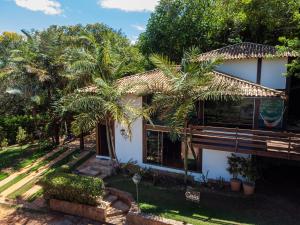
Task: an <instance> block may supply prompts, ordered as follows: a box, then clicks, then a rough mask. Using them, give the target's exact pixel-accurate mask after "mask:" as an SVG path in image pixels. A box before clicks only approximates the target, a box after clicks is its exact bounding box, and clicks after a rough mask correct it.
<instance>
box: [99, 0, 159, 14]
mask: <svg viewBox="0 0 300 225" xmlns="http://www.w3.org/2000/svg"><path fill="white" fill-rule="evenodd" d="M158 2H159V0H99V1H98V4H99V5H100V6H101V7H103V8H109V9H120V10H123V11H127V12H143V11H154V8H155V6H156V5H157V4H158Z"/></svg>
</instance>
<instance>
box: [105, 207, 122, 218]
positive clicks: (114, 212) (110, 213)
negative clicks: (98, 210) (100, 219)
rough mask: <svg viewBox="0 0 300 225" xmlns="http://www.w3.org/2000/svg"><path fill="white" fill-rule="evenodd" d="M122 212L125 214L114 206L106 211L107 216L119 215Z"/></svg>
mask: <svg viewBox="0 0 300 225" xmlns="http://www.w3.org/2000/svg"><path fill="white" fill-rule="evenodd" d="M122 214H123V212H122V210H120V209H116V208H114V207H108V208H107V211H106V217H107V218H109V217H113V216H119V215H122Z"/></svg>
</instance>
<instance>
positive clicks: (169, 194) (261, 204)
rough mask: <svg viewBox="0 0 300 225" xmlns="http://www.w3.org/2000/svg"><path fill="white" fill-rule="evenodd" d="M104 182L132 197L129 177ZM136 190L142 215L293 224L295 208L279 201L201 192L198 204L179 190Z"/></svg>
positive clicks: (197, 222) (198, 223) (146, 186)
mask: <svg viewBox="0 0 300 225" xmlns="http://www.w3.org/2000/svg"><path fill="white" fill-rule="evenodd" d="M105 183H106V185H107V186H111V187H115V188H118V189H120V190H124V191H127V192H130V193H131V194H132V195H133V196H135V195H136V192H135V185H134V184H133V182H132V180H131V178H128V177H124V176H121V175H118V176H114V177H111V178H108V179H105ZM139 190H140V197H139V199H140V207H141V209H142V211H143V212H145V213H152V214H155V215H160V216H163V217H166V218H171V219H175V220H179V221H185V222H187V223H191V224H194V225H208V224H211V225H215V224H220V225H228V224H260V225H261V224H285V225H286V224H295V218H294V219H293V218H292V217H291V216H290V215H291V213H292V212H291V211H290V209H291V208H296V207H295V206H293V205H292V204H291V203H290V202H288V201H286V200H282V198H280V200H279V198H276V197H274V198H269V197H265V196H262V195H255V196H252V197H244V196H242V195H241V196H226V195H220V194H216V193H201V201H200V204H196V203H193V202H189V201H186V200H185V195H184V191H183V190H179V189H177V190H176V189H174V188H163V187H157V186H153V185H152V184H150V183H147V182H143V181H142V182H141V184H140V188H139ZM283 206H285V207H283ZM292 215H295V214H294V213H293V214H292Z"/></svg>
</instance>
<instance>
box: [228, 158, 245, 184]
mask: <svg viewBox="0 0 300 225" xmlns="http://www.w3.org/2000/svg"><path fill="white" fill-rule="evenodd" d="M227 159H228V160H227V163H228V168H227V171H228V172H229V173H230V174H231V175H232V178H233V179H237V178H238V175H239V174H241V162H242V157H239V156H237V155H236V154H231V156H228V157H227Z"/></svg>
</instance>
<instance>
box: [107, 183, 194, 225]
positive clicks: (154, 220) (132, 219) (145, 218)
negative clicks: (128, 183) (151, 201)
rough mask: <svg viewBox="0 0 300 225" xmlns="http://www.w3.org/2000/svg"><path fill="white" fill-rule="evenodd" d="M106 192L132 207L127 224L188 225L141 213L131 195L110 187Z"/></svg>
mask: <svg viewBox="0 0 300 225" xmlns="http://www.w3.org/2000/svg"><path fill="white" fill-rule="evenodd" d="M106 190H107V191H108V192H110V193H111V194H113V195H116V196H117V197H118V198H119V199H120V200H122V201H123V202H125V203H126V204H128V205H129V206H130V209H129V212H128V214H127V216H126V224H128V225H141V224H143V225H188V224H187V223H185V222H180V221H176V220H171V219H165V218H162V217H159V216H155V215H151V214H145V213H141V212H140V209H139V207H138V205H137V203H136V202H135V201H134V198H133V197H132V195H131V194H130V193H128V192H125V191H120V190H118V189H116V188H110V187H108V188H106Z"/></svg>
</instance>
